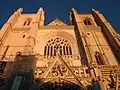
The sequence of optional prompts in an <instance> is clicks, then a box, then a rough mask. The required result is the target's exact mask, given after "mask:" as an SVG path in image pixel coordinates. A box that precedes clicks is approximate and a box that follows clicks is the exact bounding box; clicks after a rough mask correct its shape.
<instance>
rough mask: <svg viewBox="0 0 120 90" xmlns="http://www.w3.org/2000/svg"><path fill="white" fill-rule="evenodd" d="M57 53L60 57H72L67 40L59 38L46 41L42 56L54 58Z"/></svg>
mask: <svg viewBox="0 0 120 90" xmlns="http://www.w3.org/2000/svg"><path fill="white" fill-rule="evenodd" d="M57 51H58V52H59V54H60V55H72V48H71V45H70V43H69V42H68V41H67V40H65V39H63V38H59V37H57V38H54V39H50V40H48V41H47V43H46V46H45V48H44V55H51V56H56V53H57Z"/></svg>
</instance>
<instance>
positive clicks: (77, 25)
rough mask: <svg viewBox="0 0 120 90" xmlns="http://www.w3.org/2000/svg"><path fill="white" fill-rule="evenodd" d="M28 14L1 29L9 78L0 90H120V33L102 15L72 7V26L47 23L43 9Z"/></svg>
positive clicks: (1, 56)
mask: <svg viewBox="0 0 120 90" xmlns="http://www.w3.org/2000/svg"><path fill="white" fill-rule="evenodd" d="M22 11H23V9H22V8H20V9H18V10H17V11H16V12H15V13H14V14H13V15H11V17H10V19H9V20H8V21H7V22H6V23H5V24H4V25H3V27H2V30H1V31H0V62H1V63H0V68H1V71H0V75H1V77H2V78H1V79H2V80H8V82H6V84H4V85H3V86H2V87H0V89H1V88H2V90H4V89H3V88H8V89H9V88H11V90H24V88H25V90H30V89H32V90H34V89H35V90H41V89H42V90H46V89H48V90H51V89H52V90H58V89H61V90H113V89H114V90H118V89H119V88H120V66H119V63H120V35H119V34H118V33H117V32H116V31H115V30H114V29H113V27H112V26H111V25H110V23H109V22H108V21H107V20H106V19H105V17H104V16H103V15H102V14H101V13H100V12H99V11H96V10H94V9H92V11H91V13H89V14H83V13H78V12H77V11H76V10H75V9H74V8H72V9H71V11H70V22H71V24H66V23H65V22H64V21H62V20H61V19H60V18H56V19H55V20H53V21H51V22H50V23H49V24H47V25H45V24H44V23H45V20H44V19H45V12H44V10H43V8H40V9H38V11H37V12H36V13H34V14H23V13H22ZM3 77H4V78H3ZM1 82H2V81H1ZM9 82H11V84H9ZM22 82H23V83H22ZM1 85H2V84H1ZM23 87H24V88H23Z"/></svg>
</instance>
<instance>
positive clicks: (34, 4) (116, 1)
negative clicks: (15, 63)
mask: <svg viewBox="0 0 120 90" xmlns="http://www.w3.org/2000/svg"><path fill="white" fill-rule="evenodd" d="M0 1H1V2H0V11H1V14H0V27H2V25H3V24H4V23H5V22H6V21H7V20H8V18H9V17H10V15H11V14H13V13H14V11H15V10H17V9H18V8H19V7H22V8H24V11H23V13H36V12H37V10H38V9H39V7H43V8H44V10H45V17H46V23H49V22H50V21H52V20H54V19H56V18H57V17H59V18H60V19H61V20H63V21H64V22H66V23H68V22H69V12H70V10H71V8H75V9H76V10H77V11H78V12H79V13H90V12H91V9H92V8H95V9H96V10H98V11H100V12H101V13H102V14H103V15H104V16H105V17H106V19H107V20H108V21H109V22H110V23H111V24H112V25H113V27H114V28H115V29H116V30H117V31H118V32H120V0H0Z"/></svg>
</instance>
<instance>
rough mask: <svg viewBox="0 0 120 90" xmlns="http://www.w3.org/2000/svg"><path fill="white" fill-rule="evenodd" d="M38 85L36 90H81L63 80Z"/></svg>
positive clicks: (81, 89) (77, 86) (74, 84)
mask: <svg viewBox="0 0 120 90" xmlns="http://www.w3.org/2000/svg"><path fill="white" fill-rule="evenodd" d="M38 84H39V85H37V86H38V87H37V90H83V88H82V87H80V86H79V85H78V84H76V83H73V82H71V81H67V80H63V79H58V80H52V81H48V82H45V83H43V84H41V83H38Z"/></svg>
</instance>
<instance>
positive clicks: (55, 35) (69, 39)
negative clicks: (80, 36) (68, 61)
mask: <svg viewBox="0 0 120 90" xmlns="http://www.w3.org/2000/svg"><path fill="white" fill-rule="evenodd" d="M56 39H58V40H63V41H64V42H63V43H64V44H66V45H67V46H68V47H70V48H71V51H72V54H70V52H69V54H68V55H73V54H78V50H77V44H76V40H75V39H74V38H73V36H72V35H71V34H69V33H68V32H65V31H59V32H58V31H57V32H56V31H51V32H49V33H47V34H46V36H45V37H44V42H45V43H44V47H43V48H44V49H45V46H46V45H47V44H48V42H49V41H50V40H56ZM56 41H57V40H56ZM65 41H66V42H65ZM59 42H61V43H62V41H59ZM49 44H50V43H49ZM49 48H51V47H49ZM44 52H45V51H44ZM66 53H67V52H66ZM49 55H50V54H49ZM62 55H63V54H62ZM65 55H67V54H65Z"/></svg>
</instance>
